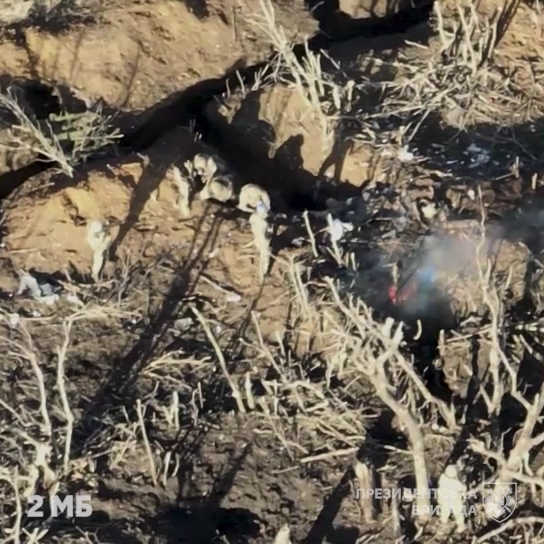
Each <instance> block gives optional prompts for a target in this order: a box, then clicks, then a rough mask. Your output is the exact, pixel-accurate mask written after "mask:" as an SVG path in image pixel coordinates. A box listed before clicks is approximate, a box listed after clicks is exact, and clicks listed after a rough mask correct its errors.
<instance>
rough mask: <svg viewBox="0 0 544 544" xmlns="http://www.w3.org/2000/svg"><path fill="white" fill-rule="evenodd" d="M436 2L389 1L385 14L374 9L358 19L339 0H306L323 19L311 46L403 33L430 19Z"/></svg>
mask: <svg viewBox="0 0 544 544" xmlns="http://www.w3.org/2000/svg"><path fill="white" fill-rule="evenodd" d="M433 3H434V0H416V1H413V0H412V1H410V0H400V1H399V2H388V4H387V8H386V13H385V14H384V15H383V16H375V15H374V16H372V13H371V16H370V17H364V18H358V19H357V18H353V17H351V16H350V15H348V14H347V13H344V12H342V11H340V3H339V1H338V0H305V5H306V7H307V8H308V10H309V12H310V13H311V14H312V15H313V17H314V18H315V19H316V20H317V21H318V23H319V33H318V34H317V35H316V36H314V37H313V38H312V39H310V40H309V44H310V46H311V47H316V48H325V47H327V46H330V45H331V44H332V43H335V42H339V41H346V40H349V39H352V38H356V37H366V38H371V37H376V36H381V35H386V34H400V33H403V32H405V31H406V30H408V29H409V28H411V27H413V26H415V25H417V24H418V23H422V22H425V21H427V20H428V19H429V16H430V14H431V12H432V7H433ZM371 11H373V10H372V7H371ZM374 13H375V12H374Z"/></svg>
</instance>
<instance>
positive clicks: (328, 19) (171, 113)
mask: <svg viewBox="0 0 544 544" xmlns="http://www.w3.org/2000/svg"><path fill="white" fill-rule="evenodd" d="M305 3H306V6H307V8H308V9H309V10H310V11H311V13H312V15H313V16H314V17H315V19H317V21H318V22H319V30H318V31H317V32H316V34H315V35H314V36H312V37H311V38H310V39H309V40H308V43H307V45H308V48H309V50H310V51H312V52H318V51H320V50H323V51H326V50H328V49H329V48H330V47H332V46H334V45H339V44H344V43H348V42H350V41H351V40H355V39H361V38H362V39H367V40H369V43H368V45H367V49H369V50H370V49H371V48H372V47H373V45H372V43H371V42H372V41H373V39H374V38H379V37H383V36H394V35H400V34H403V33H405V32H407V31H408V30H410V29H412V28H413V27H416V26H418V25H421V24H423V23H427V22H428V21H429V19H430V16H431V13H432V7H433V4H434V0H407V1H403V0H401V2H400V3H394V4H395V5H397V11H396V12H394V13H393V14H391V15H386V16H384V17H381V18H374V17H372V18H365V19H353V18H351V17H350V16H348V15H345V14H343V13H342V12H340V11H339V9H338V2H337V1H335V0H332V1H325V2H322V1H319V2H317V1H316V0H305ZM357 45H358V48H359V49H361V48H360V45H359V44H357ZM363 49H364V47H363ZM293 51H294V53H295V55H296V56H297V58H298V59H299V60H301V59H303V57H304V56H305V44H303V43H300V44H297V45H295V46H294V48H293ZM274 57H275V55H272V57H270V58H268V59H266V60H264V61H262V62H260V63H258V64H254V65H252V66H249V67H246V68H243V69H239V68H237V67H236V68H233V69H232V70H229V71H228V72H227V73H226V74H225V75H224V76H222V77H220V78H215V79H207V80H203V81H200V82H198V83H196V84H194V85H193V86H191V87H189V88H187V89H185V90H183V91H180V92H177V93H174V94H173V95H171V96H170V97H168V98H167V99H166V100H165V101H164V102H163V103H161V104H159V105H156V106H154V107H152V108H151V109H150V110H148V111H147V112H144V113H143V114H142V116H145V117H144V119H145V120H144V121H142V122H141V123H139V122H138V119H136V120H135V124H136V125H137V128H136V129H134V130H133V131H130V132H128V133H126V134H125V135H124V137H123V138H122V139H121V141H120V143H119V148H120V149H119V150H120V152H121V154H130V153H134V152H143V151H145V150H146V149H148V148H149V147H151V146H153V145H154V144H155V143H156V142H157V141H158V140H160V139H161V138H163V137H164V136H165V135H166V134H168V133H169V132H171V131H173V130H175V129H176V128H179V127H182V126H188V125H189V123H192V124H193V126H194V127H195V129H196V131H197V132H199V133H200V134H201V135H202V141H203V142H204V143H205V144H208V145H210V146H211V147H213V148H215V149H216V150H217V151H218V153H219V155H221V156H222V157H223V158H224V159H225V160H226V162H227V163H228V164H229V165H230V166H231V167H233V169H234V170H235V171H237V172H238V173H240V174H241V175H242V177H244V174H245V173H246V172H244V171H245V170H246V171H247V164H248V150H247V149H245V148H244V147H243V146H240V145H237V144H236V143H235V142H233V140H234V139H233V138H228V137H227V135H226V134H225V133H223V132H222V131H220V130H218V129H217V127H216V126H214V125H213V123H212V122H210V120H209V118H208V116H207V115H206V107H207V105H208V104H209V103H210V102H212V101H213V100H214V99H216V97H220V96H221V95H222V94H223V93H224V92H225V91H226V90H227V89H229V90H230V92H236V91H238V90H239V89H240V88H241V86H242V85H248V84H251V82H252V80H253V79H254V78H255V76H256V74H257V73H258V72H259V71H260V70H262V69H263V68H264V67H266V66H267V65H269V64H270V63H271V62H272V61H273V60H274ZM26 85H27V89H26V94H27V98H28V96H29V95H30V100H29V103H30V107H31V109H32V110H33V111H34V113H35V115H36V117H37V118H40V117H41V118H43V117H44V116H47V114H48V113H51V112H55V113H57V112H56V111H55V106H54V105H53V104H52V103H51V97H50V96H48V93H47V90H46V88H45V86H44V85H43V84H41V83H38V82H30V83H28V82H27V83H26ZM51 91H52V89H51V90H50V92H49V94H51ZM249 159H250V160H249V162H250V163H251V162H253V163H257V165H258V164H262V163H263V161H268V160H269V159H268V157H262V156H255V154H253V153H249ZM271 162H272V164H267V165H266V167H261V168H259V178H260V180H261V183H262V185H263V186H268V187H270V186H273V185H274V184H275V180H278V179H286V178H291V179H292V178H293V176H296V177H297V176H298V178H301V177H302V178H304V179H297V180H295V181H296V185H297V186H299V185H300V186H306V187H307V186H309V185H311V181H312V179H313V176H311V175H310V174H309V173H304V172H300V173H293V172H291V171H289V169H286V168H285V167H282V165H281V164H279V161H277V160H274V159H272V160H271ZM89 163H92V158H90V159H89V160H88V164H89ZM49 168H51V164H50V163H45V162H43V161H40V160H37V161H35V162H33V163H31V164H28V165H26V166H24V167H23V168H20V169H18V170H13V171H10V172H8V173H6V174H3V175H1V176H0V200H2V199H5V198H6V197H8V196H9V195H10V194H11V193H12V192H13V191H14V190H15V189H17V188H18V187H20V186H21V185H22V184H23V183H24V182H25V181H26V180H27V179H29V178H30V177H32V176H35V175H37V174H39V173H41V172H44V171H46V170H48V169H49ZM257 168H258V166H257ZM254 171H255V168H254V167H252V168H251V172H250V173H249V175H250V176H251V175H253V174H254ZM310 178H312V179H310ZM337 191H338V189H337ZM327 196H332V194H331V195H327V194H326V188H325V190H324V191H323V198H326V197H327ZM336 196H337V197H338V192H336ZM345 196H350V195H345ZM288 205H289V206H292V207H293V208H294V209H295V210H303V209H306V208H308V209H321V205H320V203H319V202H314V201H313V199H312V196H311V195H310V194H309V193H308V192H307V191H298V192H297V191H295V192H293V194H292V195H291V197H290V199H289V202H288Z"/></svg>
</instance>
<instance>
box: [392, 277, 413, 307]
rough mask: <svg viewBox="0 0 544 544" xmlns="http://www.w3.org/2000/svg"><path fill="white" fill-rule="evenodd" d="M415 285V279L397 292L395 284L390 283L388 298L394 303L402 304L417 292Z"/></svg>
mask: <svg viewBox="0 0 544 544" xmlns="http://www.w3.org/2000/svg"><path fill="white" fill-rule="evenodd" d="M417 287H418V284H417V281H412V282H410V283H409V284H408V285H406V286H405V287H404V288H403V289H401V290H400V292H399V289H398V287H397V286H396V285H391V287H389V290H388V293H389V300H390V301H391V302H392V303H393V304H395V305H397V304H402V303H403V302H406V301H407V300H408V299H409V298H411V297H412V296H414V295H415V294H416V293H417Z"/></svg>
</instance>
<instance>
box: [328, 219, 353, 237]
mask: <svg viewBox="0 0 544 544" xmlns="http://www.w3.org/2000/svg"><path fill="white" fill-rule="evenodd" d="M352 230H353V225H352V224H351V223H343V222H342V221H340V219H333V220H332V223H331V225H330V227H329V234H330V236H331V240H332V241H333V242H338V241H339V240H341V239H342V238H343V237H344V234H345V233H346V232H351V231H352Z"/></svg>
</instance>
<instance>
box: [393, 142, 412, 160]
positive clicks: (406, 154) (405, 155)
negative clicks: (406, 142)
mask: <svg viewBox="0 0 544 544" xmlns="http://www.w3.org/2000/svg"><path fill="white" fill-rule="evenodd" d="M397 158H398V159H399V161H400V162H412V161H413V160H414V158H415V155H414V154H413V153H412V152H411V151H408V147H407V146H404V147H402V148H401V149H399V152H398V155H397Z"/></svg>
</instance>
